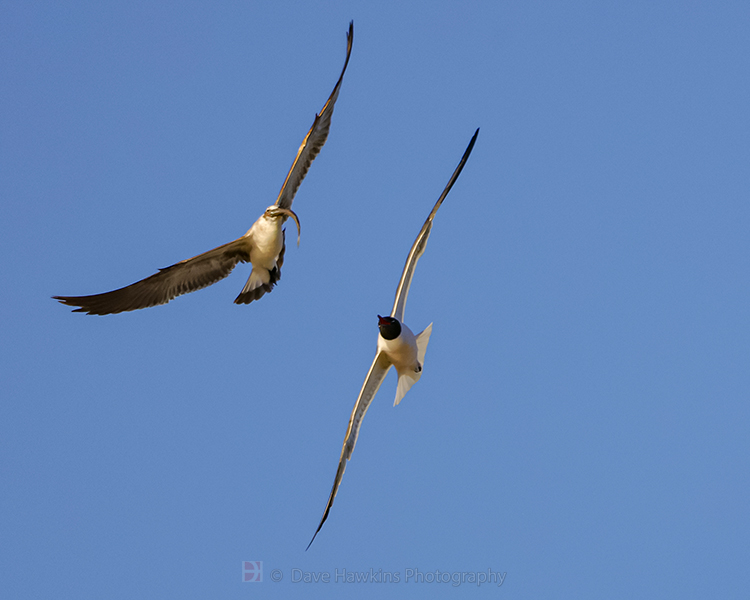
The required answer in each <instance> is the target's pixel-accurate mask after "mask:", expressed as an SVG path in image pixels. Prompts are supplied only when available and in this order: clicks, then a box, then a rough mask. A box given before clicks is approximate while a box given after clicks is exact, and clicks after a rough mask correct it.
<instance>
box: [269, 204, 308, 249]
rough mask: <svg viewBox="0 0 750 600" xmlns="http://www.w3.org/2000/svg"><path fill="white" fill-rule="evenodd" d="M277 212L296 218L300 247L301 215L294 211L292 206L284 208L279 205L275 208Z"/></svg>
mask: <svg viewBox="0 0 750 600" xmlns="http://www.w3.org/2000/svg"><path fill="white" fill-rule="evenodd" d="M274 213H275V214H282V215H286V216H287V217H292V219H294V222H295V223H296V224H297V247H298V248H299V238H300V235H301V233H302V228H301V227H300V225H299V217H297V215H296V214H295V213H294V211H293V210H292V209H290V208H282V207H280V206H277V207H276V208H275V209H274Z"/></svg>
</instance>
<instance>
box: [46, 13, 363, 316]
mask: <svg viewBox="0 0 750 600" xmlns="http://www.w3.org/2000/svg"><path fill="white" fill-rule="evenodd" d="M353 40H354V22H353V21H352V22H351V23H349V31H348V33H347V35H346V42H347V43H346V60H345V61H344V68H343V69H342V70H341V75H340V76H339V79H338V81H337V82H336V85H335V86H334V88H333V91H332V92H331V95H330V96H329V97H328V100H327V101H326V103H325V105H324V106H323V109H322V110H321V111H320V113H318V114H317V115H316V116H315V120H314V121H313V124H312V127H311V128H310V131H308V132H307V135H306V136H305V139H304V140H303V141H302V145H301V146H300V147H299V150H298V151H297V156H296V158H295V159H294V162H293V163H292V167H291V169H289V174H288V175H287V176H286V179H285V180H284V185H282V186H281V191H280V192H279V197H278V198H277V200H276V203H275V204H273V205H272V206H269V207H268V208H267V209H266V210H265V212H264V213H263V214H262V215H261V216H260V217H259V218H258V220H257V221H255V223H253V226H252V227H250V229H249V230H248V232H247V233H246V234H245V235H243V236H242V237H241V238H238V239H236V240H234V241H233V242H229V243H228V244H224V245H222V246H219V247H218V248H214V249H213V250H209V251H208V252H204V253H203V254H199V255H198V256H194V257H193V258H189V259H187V260H183V261H181V262H178V263H176V264H174V265H172V266H171V267H166V268H163V269H159V272H158V273H156V274H154V275H151V276H150V277H147V278H146V279H142V280H141V281H138V282H136V283H133V284H132V285H129V286H127V287H124V288H120V289H117V290H113V291H111V292H105V293H103V294H94V295H91V296H53V298H54V299H55V300H59V301H60V302H61V303H62V304H67V305H68V306H76V307H78V308H76V309H75V310H74V311H73V312H85V313H87V314H89V315H109V314H114V313H120V312H125V311H129V310H138V309H140V308H148V307H149V306H156V305H158V304H166V303H167V302H169V301H170V300H172V299H173V298H176V297H177V296H181V295H182V294H187V293H189V292H194V291H196V290H200V289H202V288H204V287H207V286H209V285H211V284H213V283H216V282H217V281H219V280H221V279H224V278H225V277H226V276H227V275H229V273H231V272H232V269H234V267H235V266H236V265H237V263H240V262H243V263H244V262H249V263H251V264H252V266H253V268H252V271H251V273H250V277H249V278H248V280H247V283H246V284H245V287H244V288H243V289H242V292H240V295H239V296H237V298H236V299H235V301H234V302H235V304H249V303H250V302H252V301H253V300H258V299H259V298H260V297H261V296H263V295H264V294H266V293H267V292H270V291H271V290H272V289H273V286H274V285H276V283H277V282H278V281H279V279H280V278H281V266H282V265H283V263H284V251H285V250H286V244H285V239H284V230H283V229H282V225H283V224H284V222H285V221H286V220H287V218H288V217H291V218H292V219H294V222H295V223H296V225H297V245H299V236H300V223H299V219H298V218H297V215H296V214H295V213H294V212H293V211H292V208H291V207H292V201H293V200H294V196H295V194H296V193H297V189H298V188H299V186H300V184H301V183H302V180H303V179H304V178H305V175H307V171H308V169H309V168H310V165H311V164H312V162H313V160H315V157H316V156H317V155H318V153H319V152H320V149H321V148H322V147H323V144H325V142H326V139H327V138H328V132H329V131H330V129H331V116H332V115H333V107H334V104H335V103H336V99H337V98H338V96H339V90H340V89H341V82H342V81H343V79H344V73H346V67H347V65H348V64H349V56H350V55H351V52H352V42H353Z"/></svg>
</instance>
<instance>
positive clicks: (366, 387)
mask: <svg viewBox="0 0 750 600" xmlns="http://www.w3.org/2000/svg"><path fill="white" fill-rule="evenodd" d="M390 367H391V363H390V361H389V360H388V359H387V358H386V356H385V354H382V353H378V354H377V355H376V356H375V360H373V361H372V366H371V367H370V371H369V372H368V373H367V377H365V382H364V384H363V385H362V389H361V390H360V392H359V398H357V402H356V403H355V404H354V410H352V416H351V417H349V427H348V428H347V429H346V437H345V438H344V446H343V447H342V448H341V458H340V459H339V467H338V469H336V478H335V479H334V480H333V488H331V495H330V496H328V504H326V510H325V512H324V513H323V518H322V519H321V520H320V525H318V528H317V529H316V530H315V534H314V535H313V536H312V539H311V540H310V543H309V544H308V545H307V548H309V547H310V546H312V543H313V541H314V540H315V536H316V535H318V532H319V531H320V529H321V527H323V523H325V522H326V519H327V518H328V513H329V512H331V507H332V506H333V500H334V498H336V492H338V489H339V485H341V478H342V477H343V476H344V471H345V470H346V461H348V460H349V459H350V458H351V457H352V452H353V451H354V445H355V444H356V443H357V436H358V435H359V428H360V426H361V425H362V419H364V418H365V413H367V409H368V408H369V407H370V403H371V402H372V399H373V398H374V397H375V394H377V392H378V389H379V388H380V384H382V383H383V379H385V375H386V373H388V369H389V368H390ZM307 548H305V550H307Z"/></svg>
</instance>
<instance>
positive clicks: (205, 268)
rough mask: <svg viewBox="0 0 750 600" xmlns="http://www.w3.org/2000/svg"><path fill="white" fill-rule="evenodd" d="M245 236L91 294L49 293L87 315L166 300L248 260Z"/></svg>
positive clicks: (198, 287)
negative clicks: (121, 286)
mask: <svg viewBox="0 0 750 600" xmlns="http://www.w3.org/2000/svg"><path fill="white" fill-rule="evenodd" d="M248 242H249V240H248V239H247V238H245V237H241V238H239V239H236V240H234V241H233V242H229V243H228V244H224V245H223V246H219V247H218V248H214V249H213V250H209V251H208V252H204V253H203V254H199V255H198V256H194V257H193V258H189V259H187V260H183V261H181V262H178V263H177V264H174V265H172V266H171V267H166V268H164V269H159V272H158V273H156V274H154V275H151V277H146V279H142V280H141V281H137V282H136V283H133V284H132V285H129V286H127V287H124V288H120V289H119V290H113V291H111V292H105V293H103V294H93V295H91V296H52V297H53V298H54V299H55V300H59V301H60V302H61V303H63V304H67V305H68V306H78V307H79V308H76V309H75V310H74V311H73V312H85V313H87V314H89V315H110V314H115V313H120V312H125V311H128V310H138V309H140V308H148V307H149V306H156V305H158V304H166V303H167V302H169V301H170V300H172V299H173V298H176V297H177V296H181V295H182V294H187V293H189V292H194V291H196V290H200V289H201V288H204V287H207V286H209V285H211V284H212V283H216V282H217V281H219V280H220V279H224V277H226V276H227V275H229V273H231V272H232V269H234V267H235V265H237V263H238V262H248V261H249V260H250V254H249V251H248V248H249V243H248Z"/></svg>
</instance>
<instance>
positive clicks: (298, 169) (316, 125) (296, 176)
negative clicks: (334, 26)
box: [276, 21, 354, 208]
mask: <svg viewBox="0 0 750 600" xmlns="http://www.w3.org/2000/svg"><path fill="white" fill-rule="evenodd" d="M353 41H354V21H352V22H351V23H349V32H348V33H347V34H346V60H345V61H344V68H343V69H342V70H341V75H340V76H339V80H338V81H337V82H336V85H335V86H334V88H333V91H332V92H331V95H330V96H329V97H328V101H327V102H326V103H325V106H324V107H323V110H321V111H320V113H318V114H317V115H315V120H314V121H313V124H312V127H310V131H308V132H307V135H306V136H305V139H304V140H303V142H302V145H301V146H300V147H299V150H298V151H297V157H296V158H295V159H294V162H293V163H292V168H291V169H289V174H288V175H287V176H286V179H285V180H284V185H282V186H281V191H280V192H279V197H278V199H277V200H276V205H277V206H281V207H283V208H290V207H291V206H292V201H293V200H294V196H295V194H296V193H297V189H298V188H299V186H300V184H301V183H302V180H303V179H304V178H305V175H307V171H308V169H309V168H310V165H311V164H312V161H314V160H315V157H316V156H318V153H319V152H320V149H321V148H322V147H323V144H325V143H326V140H327V139H328V132H329V131H330V130H331V116H333V106H334V104H336V99H337V98H338V97H339V90H340V89H341V82H342V81H343V80H344V73H346V66H347V65H348V64H349V56H350V55H351V53H352V42H353Z"/></svg>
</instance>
